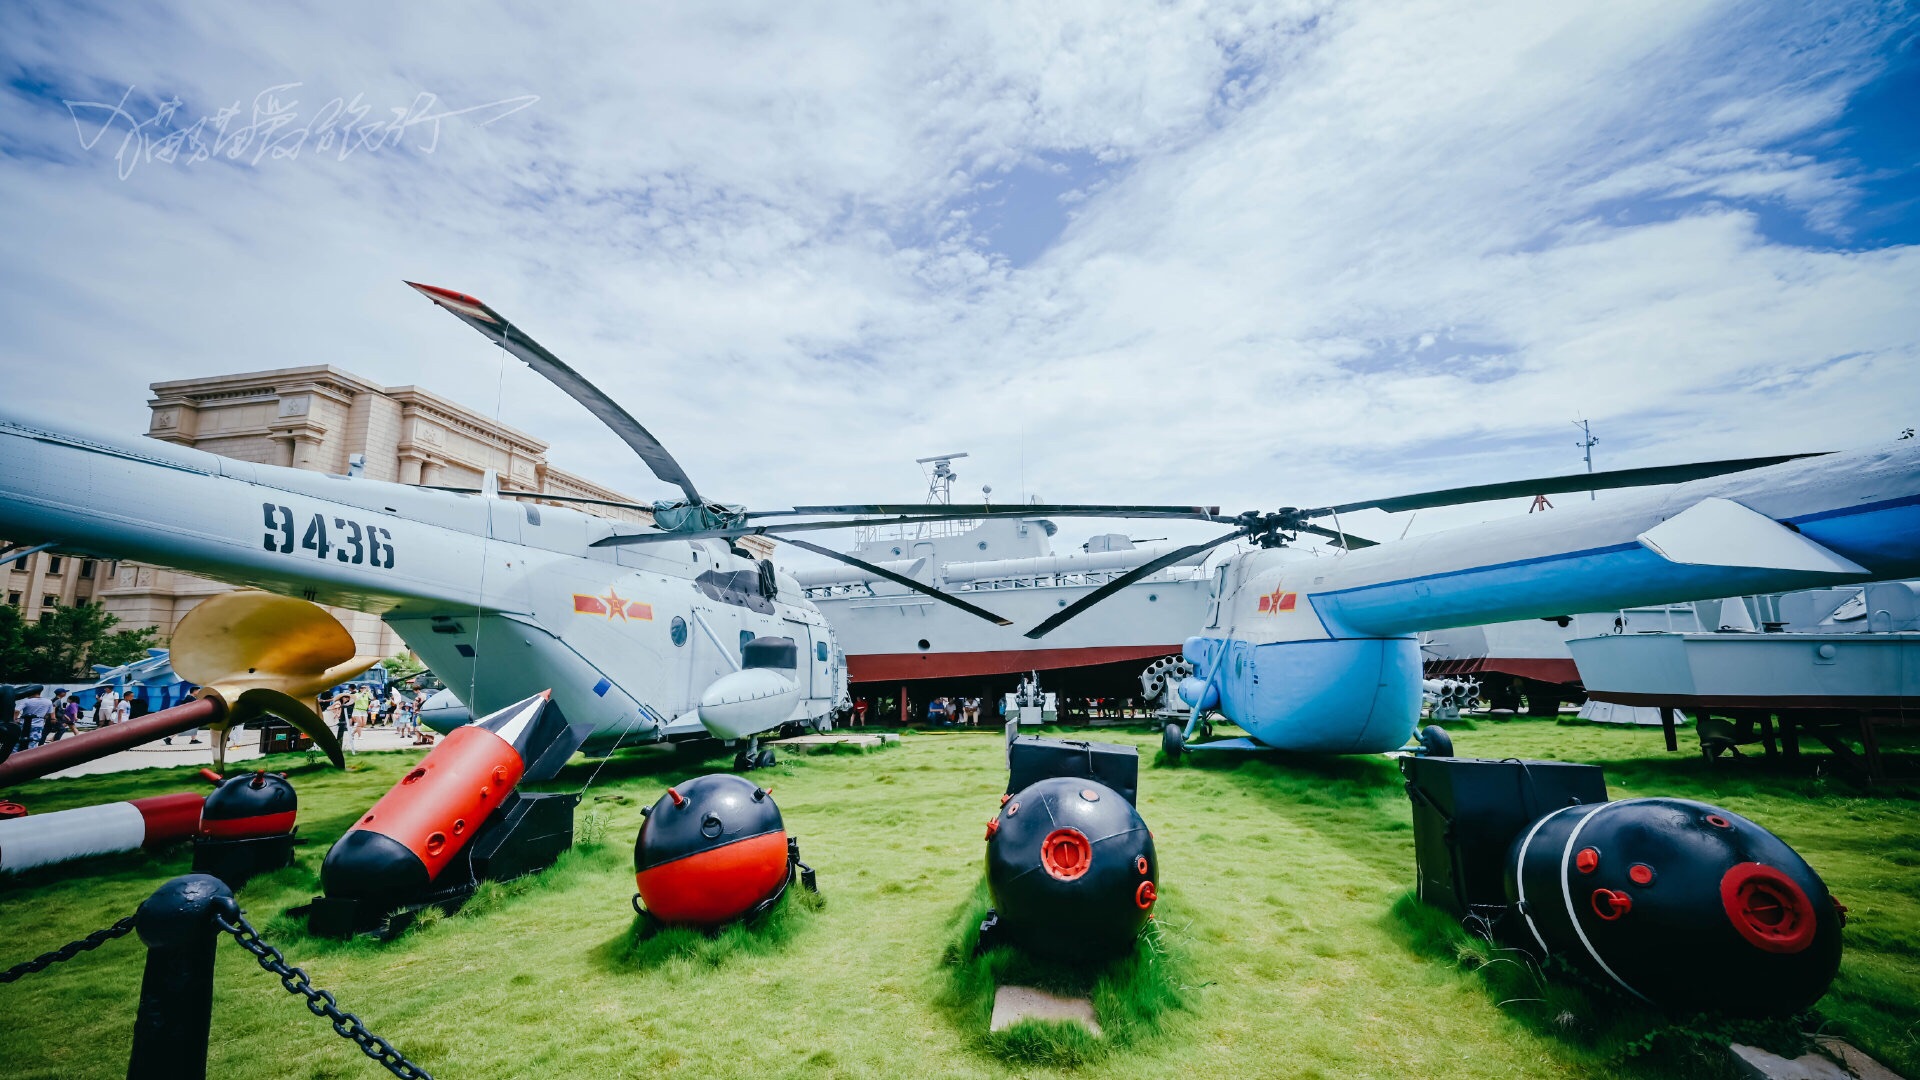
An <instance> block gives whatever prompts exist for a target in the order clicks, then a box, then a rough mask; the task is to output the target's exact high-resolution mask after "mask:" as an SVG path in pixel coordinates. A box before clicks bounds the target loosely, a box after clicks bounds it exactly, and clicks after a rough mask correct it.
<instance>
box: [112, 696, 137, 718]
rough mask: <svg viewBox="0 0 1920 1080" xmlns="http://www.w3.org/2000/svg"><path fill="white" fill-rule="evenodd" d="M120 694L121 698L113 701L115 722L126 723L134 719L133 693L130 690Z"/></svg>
mask: <svg viewBox="0 0 1920 1080" xmlns="http://www.w3.org/2000/svg"><path fill="white" fill-rule="evenodd" d="M118 696H119V700H117V701H115V702H114V703H113V722H114V723H116V724H124V723H126V722H127V721H129V720H131V719H133V694H132V692H131V691H129V692H128V693H125V694H120V695H118Z"/></svg>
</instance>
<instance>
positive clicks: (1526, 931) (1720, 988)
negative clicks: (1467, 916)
mask: <svg viewBox="0 0 1920 1080" xmlns="http://www.w3.org/2000/svg"><path fill="white" fill-rule="evenodd" d="M1506 893H1507V899H1508V901H1509V902H1510V903H1514V904H1516V905H1522V906H1520V908H1519V911H1520V914H1519V915H1518V916H1517V918H1518V920H1519V922H1520V924H1521V925H1520V926H1519V927H1517V928H1515V929H1514V931H1513V933H1514V934H1515V936H1516V941H1517V943H1518V944H1519V945H1521V946H1522V947H1523V948H1526V949H1528V950H1529V951H1532V952H1535V953H1538V954H1540V955H1542V956H1546V955H1559V956H1562V957H1564V958H1565V959H1567V960H1568V961H1569V962H1571V963H1572V964H1573V965H1574V966H1576V967H1578V968H1580V969H1582V970H1583V971H1585V972H1586V973H1587V974H1589V975H1590V976H1591V977H1593V978H1595V979H1597V980H1599V981H1600V982H1602V983H1605V984H1607V985H1609V986H1613V987H1616V988H1618V989H1620V990H1622V991H1624V992H1626V993H1628V994H1630V995H1632V996H1634V997H1638V998H1641V999H1643V1000H1645V1001H1648V1002H1651V1003H1652V1004H1655V1005H1657V1006H1660V1007H1661V1008H1664V1009H1669V1010H1672V1011H1675V1012H1700V1011H1708V1010H1712V1011H1718V1012H1725V1013H1732V1014H1737V1015H1745V1016H1762V1015H1788V1014H1791V1013H1795V1012H1798V1011H1800V1010H1802V1009H1804V1008H1806V1007H1807V1006H1809V1005H1812V1004H1813V1003H1814V1002H1815V1001H1818V1000H1819V999H1820V997H1821V995H1823V994H1825V993H1826V992H1827V987H1828V985H1830V984H1831V983H1832V982H1833V977H1834V974H1835V973H1836V972H1837V971H1838V970H1839V968H1840V926H1841V923H1842V918H1841V916H1842V913H1843V912H1844V911H1845V909H1844V908H1842V907H1841V906H1840V905H1838V904H1837V903H1835V902H1834V899H1833V897H1832V896H1831V895H1829V894H1828V893H1827V887H1826V884H1825V883H1824V882H1822V881H1821V880H1820V875H1818V874H1816V873H1814V872H1813V868H1812V867H1810V866H1808V865H1807V863H1806V860H1804V859H1802V858H1801V857H1800V856H1799V855H1798V854H1796V853H1795V852H1794V850H1793V849H1792V848H1790V847H1788V846H1787V845H1786V844H1785V843H1784V842H1783V841H1781V840H1780V838H1779V837H1777V836H1774V835H1773V834H1772V833H1770V832H1768V831H1767V830H1765V829H1763V828H1761V827H1760V826H1758V825H1755V824H1754V823H1753V822H1751V821H1748V820H1747V819H1746V818H1743V817H1741V816H1740V815H1738V814H1735V813H1732V812H1731V811H1727V810H1721V809H1719V808H1717V807H1713V806H1708V805H1706V804H1705V803H1698V802H1693V801H1691V800H1688V799H1624V800H1621V801H1620V802H1609V803H1598V804H1588V805H1582V806H1569V807H1566V808H1565V809H1562V810H1558V811H1556V812H1554V813H1552V814H1549V815H1547V816H1546V817H1544V818H1541V819H1540V820H1539V821H1537V822H1535V823H1534V824H1533V825H1532V826H1531V827H1530V828H1529V829H1528V831H1526V832H1524V833H1522V834H1521V835H1520V837H1519V838H1518V839H1517V840H1515V841H1514V844H1513V847H1512V848H1511V849H1510V850H1509V851H1508V853H1507V869H1506Z"/></svg>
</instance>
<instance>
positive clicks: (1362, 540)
mask: <svg viewBox="0 0 1920 1080" xmlns="http://www.w3.org/2000/svg"><path fill="white" fill-rule="evenodd" d="M1294 529H1295V531H1297V532H1303V533H1312V534H1313V535H1315V536H1324V537H1326V538H1327V539H1329V540H1334V541H1338V542H1339V544H1340V545H1341V546H1342V547H1344V548H1346V549H1347V550H1348V551H1358V550H1359V549H1361V548H1368V547H1379V546H1380V541H1378V540H1369V539H1367V538H1366V537H1364V536H1355V535H1353V534H1352V533H1350V532H1346V531H1344V530H1340V531H1336V530H1333V529H1323V528H1321V527H1320V526H1318V525H1315V524H1313V523H1312V522H1309V521H1303V522H1301V523H1300V524H1298V525H1296V526H1294Z"/></svg>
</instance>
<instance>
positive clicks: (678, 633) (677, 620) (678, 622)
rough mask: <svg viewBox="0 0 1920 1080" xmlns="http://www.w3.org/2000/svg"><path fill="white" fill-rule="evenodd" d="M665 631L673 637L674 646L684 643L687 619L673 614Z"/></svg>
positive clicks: (685, 640) (685, 641)
mask: <svg viewBox="0 0 1920 1080" xmlns="http://www.w3.org/2000/svg"><path fill="white" fill-rule="evenodd" d="M667 633H668V634H669V635H671V636H672V637H673V643H674V645H675V646H676V647H677V646H681V645H685V644H686V643H687V620H685V619H683V618H681V617H680V616H678V615H675V616H674V617H673V623H672V625H671V626H669V627H668V628H667Z"/></svg>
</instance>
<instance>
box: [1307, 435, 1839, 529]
mask: <svg viewBox="0 0 1920 1080" xmlns="http://www.w3.org/2000/svg"><path fill="white" fill-rule="evenodd" d="M1826 453H1831V451H1827V450H1822V451H1817V452H1815V453H1811V454H1775V455H1773V456H1771V457H1755V458H1729V459H1728V460H1725V461H1696V462H1694V463H1692V464H1690V465H1653V466H1649V467H1646V468H1640V469H1614V470H1611V471H1609V472H1597V473H1571V474H1569V475H1566V476H1546V477H1541V478H1540V479H1538V480H1509V481H1507V482H1505V483H1500V484H1472V485H1469V486H1467V487H1457V488H1443V489H1441V490H1439V491H1428V492H1423V493H1421V494H1418V495H1400V496H1397V497H1394V498H1391V499H1370V500H1367V501H1365V502H1351V503H1341V504H1340V505H1339V506H1323V507H1320V508H1319V509H1317V510H1306V511H1302V512H1301V516H1302V517H1326V516H1327V515H1328V514H1345V513H1350V512H1352V511H1354V510H1385V511H1387V512H1388V513H1390V514H1391V513H1397V512H1399V511H1401V510H1425V509H1427V508H1428V507H1433V506H1457V505H1459V504H1461V503H1476V502H1489V501H1491V500H1494V499H1523V498H1526V497H1527V496H1529V495H1558V494H1560V493H1562V492H1568V491H1602V490H1607V489H1611V488H1629V487H1652V486H1654V485H1657V484H1682V483H1685V482H1687V481H1688V480H1699V479H1702V478H1703V477H1708V476H1719V475H1721V474H1722V473H1732V472H1745V471H1746V470H1748V469H1763V468H1766V467H1767V466H1768V465H1778V464H1780V463H1781V462H1783V461H1794V460H1797V459H1799V458H1807V457H1819V456H1821V455H1822V454H1826Z"/></svg>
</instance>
